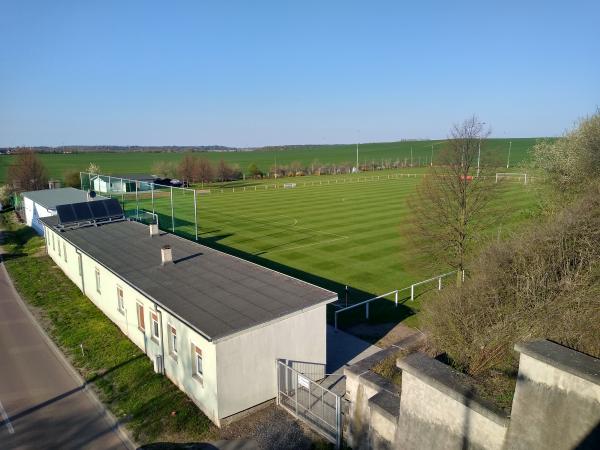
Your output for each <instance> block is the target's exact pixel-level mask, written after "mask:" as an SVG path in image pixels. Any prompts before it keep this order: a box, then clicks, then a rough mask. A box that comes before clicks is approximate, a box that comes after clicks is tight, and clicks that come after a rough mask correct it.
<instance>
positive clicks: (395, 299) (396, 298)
mask: <svg viewBox="0 0 600 450" xmlns="http://www.w3.org/2000/svg"><path fill="white" fill-rule="evenodd" d="M394 301H395V302H396V306H398V291H397V290H396V293H395V294H394Z"/></svg>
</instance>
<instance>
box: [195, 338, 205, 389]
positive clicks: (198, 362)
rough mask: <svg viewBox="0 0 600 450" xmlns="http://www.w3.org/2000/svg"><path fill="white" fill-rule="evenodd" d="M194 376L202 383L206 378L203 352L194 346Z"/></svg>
mask: <svg viewBox="0 0 600 450" xmlns="http://www.w3.org/2000/svg"><path fill="white" fill-rule="evenodd" d="M192 359H193V376H194V378H196V379H197V380H200V381H202V379H203V377H204V368H203V367H202V350H200V348H199V347H197V346H195V345H194V344H192Z"/></svg>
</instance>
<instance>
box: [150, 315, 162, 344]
mask: <svg viewBox="0 0 600 450" xmlns="http://www.w3.org/2000/svg"><path fill="white" fill-rule="evenodd" d="M155 331H156V332H157V333H158V334H154V332H155ZM150 336H151V337H152V339H153V340H154V341H156V342H159V340H160V323H159V322H158V313H157V312H155V311H150Z"/></svg>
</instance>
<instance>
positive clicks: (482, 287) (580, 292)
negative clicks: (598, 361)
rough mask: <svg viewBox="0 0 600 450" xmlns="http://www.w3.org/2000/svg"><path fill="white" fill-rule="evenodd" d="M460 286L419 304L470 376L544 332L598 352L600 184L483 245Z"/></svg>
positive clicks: (506, 361)
mask: <svg viewBox="0 0 600 450" xmlns="http://www.w3.org/2000/svg"><path fill="white" fill-rule="evenodd" d="M473 267H475V270H474V271H473V272H472V273H471V274H470V278H469V280H468V282H467V283H465V285H464V286H463V287H462V288H452V287H449V288H447V289H445V290H443V291H441V292H440V293H439V294H437V295H435V296H434V297H432V298H430V299H429V300H428V301H427V302H426V303H425V305H424V309H423V315H422V318H421V320H422V324H423V325H424V327H425V328H426V329H427V331H428V332H429V335H430V338H431V339H432V341H433V343H434V345H436V346H437V347H438V348H439V349H440V350H442V351H445V352H447V353H448V355H449V356H450V357H451V358H452V359H453V360H454V361H455V362H456V364H457V365H458V366H460V367H461V368H463V369H466V370H467V371H468V372H469V373H471V374H472V375H478V374H481V373H484V372H485V371H487V370H488V369H491V368H500V369H501V368H504V367H508V366H510V365H511V363H514V353H513V351H512V349H513V346H514V344H515V343H516V342H520V341H527V340H531V339H535V338H546V339H551V340H554V341H556V342H559V343H562V344H564V345H567V346H569V347H571V348H574V349H576V350H579V351H582V352H584V353H588V354H590V355H593V356H596V357H600V339H598V336H600V321H599V320H598V316H599V314H598V313H599V312H600V183H598V182H594V183H592V184H591V186H590V187H589V189H588V191H587V192H586V193H585V194H584V195H582V196H581V198H579V200H577V201H575V202H574V203H573V204H572V205H571V206H568V207H566V208H564V209H563V210H562V211H561V212H560V213H558V214H557V215H555V216H551V217H549V218H548V219H547V220H546V222H544V223H542V224H540V225H539V226H536V227H534V228H532V229H531V230H529V231H526V232H524V233H523V234H522V235H520V236H516V237H514V238H513V239H512V240H510V241H508V242H505V243H495V244H493V245H491V246H490V247H488V248H487V249H485V250H484V251H483V252H482V253H481V255H480V256H479V257H478V260H477V261H475V264H473Z"/></svg>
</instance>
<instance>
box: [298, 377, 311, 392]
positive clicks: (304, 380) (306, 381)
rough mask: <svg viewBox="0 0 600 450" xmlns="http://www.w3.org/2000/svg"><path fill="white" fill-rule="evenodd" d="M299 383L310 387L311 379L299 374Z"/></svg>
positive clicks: (307, 387)
mask: <svg viewBox="0 0 600 450" xmlns="http://www.w3.org/2000/svg"><path fill="white" fill-rule="evenodd" d="M298 384H299V385H300V386H302V387H304V388H306V389H310V380H309V379H308V378H306V377H303V376H302V375H300V374H299V375H298Z"/></svg>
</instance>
